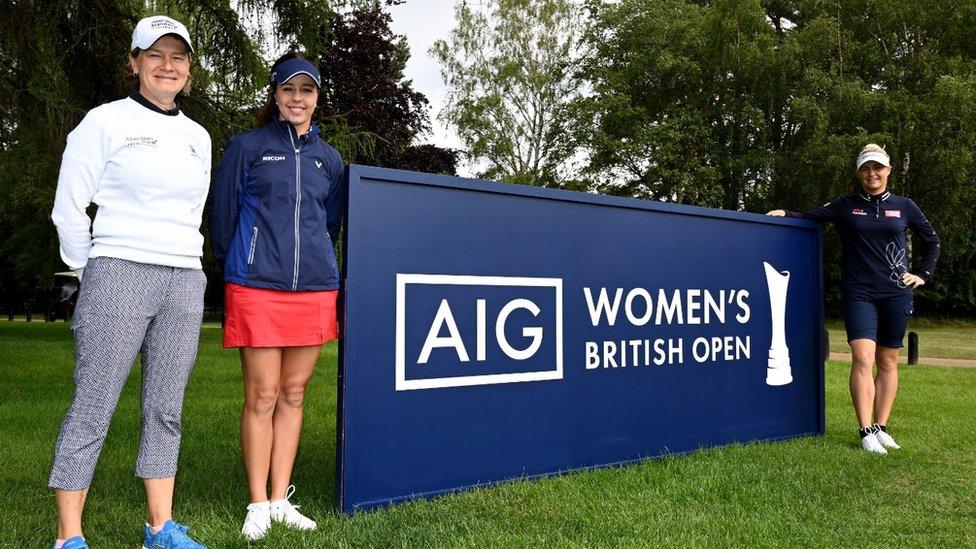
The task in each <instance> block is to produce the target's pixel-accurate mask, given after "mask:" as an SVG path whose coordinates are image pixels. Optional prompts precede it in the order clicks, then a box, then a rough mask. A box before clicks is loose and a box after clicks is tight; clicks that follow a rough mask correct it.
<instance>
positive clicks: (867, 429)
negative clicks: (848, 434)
mask: <svg viewBox="0 0 976 549" xmlns="http://www.w3.org/2000/svg"><path fill="white" fill-rule="evenodd" d="M857 433H858V434H859V435H861V438H864V437H866V436H868V435H873V434H874V427H861V428H860V429H858V430H857Z"/></svg>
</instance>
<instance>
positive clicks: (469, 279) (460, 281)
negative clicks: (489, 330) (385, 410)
mask: <svg viewBox="0 0 976 549" xmlns="http://www.w3.org/2000/svg"><path fill="white" fill-rule="evenodd" d="M407 284H441V285H458V286H523V287H526V286H527V287H533V288H542V287H552V288H553V289H555V290H556V369H555V370H546V371H542V372H518V373H514V374H482V375H473V376H456V377H441V378H433V379H409V380H408V379H407V368H406V364H407V356H406V355H407V351H406V328H407V326H406V314H407V312H406V302H407V292H406V289H407ZM562 378H563V279H561V278H535V277H514V276H476V275H434V274H417V273H397V275H396V390H397V391H413V390H418V389H441V388H445V387H470V386H473V385H496V384H500V383H521V382H526V381H552V380H558V379H562Z"/></svg>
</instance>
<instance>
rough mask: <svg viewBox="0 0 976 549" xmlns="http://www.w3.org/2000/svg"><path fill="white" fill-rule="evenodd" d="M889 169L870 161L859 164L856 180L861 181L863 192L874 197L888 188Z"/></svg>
mask: <svg viewBox="0 0 976 549" xmlns="http://www.w3.org/2000/svg"><path fill="white" fill-rule="evenodd" d="M890 174H891V168H889V167H886V166H882V165H881V164H879V163H877V162H875V161H873V160H870V161H868V162H865V163H864V164H861V167H860V168H858V169H857V178H858V179H860V180H861V187H863V188H864V192H866V193H868V194H871V195H875V194H878V193H881V192H883V191H884V190H885V189H886V188H887V187H888V176H889V175H890Z"/></svg>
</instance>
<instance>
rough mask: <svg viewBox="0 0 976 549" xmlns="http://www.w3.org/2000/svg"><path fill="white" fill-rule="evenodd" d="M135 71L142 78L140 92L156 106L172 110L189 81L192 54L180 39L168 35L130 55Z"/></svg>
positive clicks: (133, 70)
mask: <svg viewBox="0 0 976 549" xmlns="http://www.w3.org/2000/svg"><path fill="white" fill-rule="evenodd" d="M129 62H130V63H131V66H132V72H134V73H136V74H137V75H138V76H139V93H141V94H142V96H143V97H145V98H146V99H148V100H149V101H151V102H153V103H154V104H156V106H158V107H161V108H163V109H172V108H173V107H174V105H175V101H176V94H178V93H180V91H181V90H182V89H183V87H184V86H186V83H187V81H188V80H189V78H190V52H189V50H188V49H187V47H186V44H184V43H183V41H182V40H180V39H179V38H177V37H175V36H172V35H166V36H163V37H160V39H159V40H156V41H155V42H153V45H152V46H149V47H148V48H146V49H144V50H140V51H139V55H137V56H135V57H132V56H129Z"/></svg>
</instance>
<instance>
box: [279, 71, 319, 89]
mask: <svg viewBox="0 0 976 549" xmlns="http://www.w3.org/2000/svg"><path fill="white" fill-rule="evenodd" d="M299 74H304V75H306V76H308V77H309V78H311V79H312V82H315V85H316V86H319V87H322V83H321V82H319V79H318V78H316V77H315V75H314V74H312V73H310V72H308V71H295V72H293V73H291V74H289V75H288V77H287V78H281V79H279V80H278V84H279V85H281V84H284V83H286V82H288V81H289V80H291V79H292V78H295V77H296V76H298V75H299Z"/></svg>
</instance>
